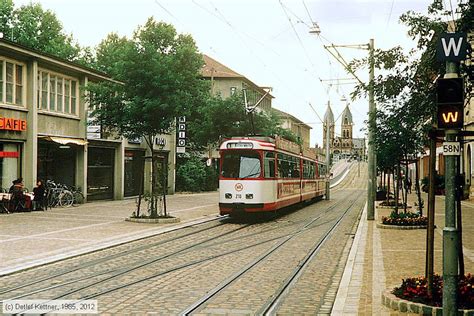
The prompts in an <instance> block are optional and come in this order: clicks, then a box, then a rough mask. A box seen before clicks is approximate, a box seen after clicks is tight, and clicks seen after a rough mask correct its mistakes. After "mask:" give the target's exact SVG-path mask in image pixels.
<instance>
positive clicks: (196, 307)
mask: <svg viewBox="0 0 474 316" xmlns="http://www.w3.org/2000/svg"><path fill="white" fill-rule="evenodd" d="M361 199H362V197H360V196H359V197H358V198H357V199H355V200H350V201H347V200H346V201H341V202H340V203H337V204H335V205H333V207H331V208H335V207H337V206H340V204H343V203H344V204H345V203H349V207H347V208H346V209H345V211H344V212H343V213H342V214H341V215H340V216H339V217H338V219H337V220H336V222H335V223H334V224H332V226H331V228H330V229H329V230H328V231H327V232H326V233H325V234H323V237H322V238H321V239H319V240H318V241H317V242H316V243H315V244H314V246H313V247H312V248H311V250H310V251H309V253H308V254H307V255H306V256H305V258H304V259H303V260H301V261H300V264H298V266H297V267H296V268H295V269H294V270H293V271H292V272H291V273H290V274H289V276H288V277H287V278H286V279H285V281H284V282H283V283H282V284H280V287H279V288H278V289H277V291H276V292H275V293H274V295H272V296H271V297H270V299H269V300H268V301H267V302H265V303H264V304H263V305H262V307H261V308H260V309H259V310H258V311H257V312H255V314H256V315H262V314H274V312H275V309H276V307H277V306H278V304H279V302H280V300H281V299H282V297H284V293H285V291H286V290H287V289H288V288H289V287H290V286H291V285H292V284H293V283H294V282H296V280H297V279H298V276H299V274H300V273H301V272H302V271H303V270H304V268H305V267H306V265H307V264H308V263H309V262H310V261H311V259H312V258H313V257H314V255H315V254H316V253H317V252H318V251H319V249H320V248H321V247H322V246H323V245H324V242H325V241H326V240H327V239H328V238H329V237H330V236H331V235H332V232H333V231H334V230H335V229H336V228H337V227H338V225H339V223H340V222H341V220H342V219H343V218H344V216H345V215H346V214H347V213H348V212H349V211H350V210H352V209H353V208H354V207H355V205H356V204H357V203H355V202H356V201H358V200H361ZM321 217H322V216H318V217H316V218H313V219H311V220H310V221H309V222H308V223H307V224H305V225H304V226H303V227H301V228H299V229H298V230H297V231H295V232H293V233H291V234H289V235H288V236H286V237H285V238H284V239H283V240H281V241H279V242H278V243H277V244H276V245H274V246H273V247H272V248H270V249H269V250H267V251H266V252H265V253H264V254H262V255H260V256H259V257H258V258H256V259H255V260H254V261H252V262H251V263H249V264H248V265H246V266H245V267H243V268H242V269H241V270H239V271H237V272H236V273H235V274H233V275H232V276H230V277H229V278H227V279H226V280H224V281H223V282H221V283H220V284H219V285H218V286H216V287H215V288H213V289H211V290H209V291H208V292H207V293H206V295H204V296H203V297H201V298H200V299H199V300H197V301H196V302H194V303H193V304H192V305H190V306H188V307H187V308H186V309H184V310H183V311H181V313H180V315H190V314H192V313H194V312H196V313H200V312H205V310H204V308H205V306H206V304H208V303H209V302H210V301H211V300H212V299H213V298H214V297H215V296H217V295H219V294H220V293H222V292H223V291H225V290H226V289H227V288H228V287H229V286H230V285H232V284H234V283H236V282H237V281H239V279H240V278H241V277H243V276H244V275H245V274H246V273H247V272H249V271H251V270H252V269H253V268H254V267H256V266H258V265H262V264H263V263H264V261H265V260H266V259H267V258H268V257H269V256H271V255H273V254H275V253H276V252H277V251H278V250H279V249H280V248H281V247H283V246H285V245H286V244H287V243H288V242H290V241H291V240H293V239H294V238H296V237H298V236H299V235H301V234H303V233H305V232H307V231H308V230H309V229H312V228H315V227H311V226H312V225H313V224H314V223H315V222H316V221H318V220H320V219H321ZM323 224H327V222H323V223H319V225H318V226H316V227H319V226H322V225H323Z"/></svg>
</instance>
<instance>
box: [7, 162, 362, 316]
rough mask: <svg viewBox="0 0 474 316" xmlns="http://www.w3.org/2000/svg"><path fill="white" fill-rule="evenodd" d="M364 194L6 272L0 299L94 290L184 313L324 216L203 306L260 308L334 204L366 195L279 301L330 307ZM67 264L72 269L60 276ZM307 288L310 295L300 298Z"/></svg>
mask: <svg viewBox="0 0 474 316" xmlns="http://www.w3.org/2000/svg"><path fill="white" fill-rule="evenodd" d="M354 170H355V171H353V172H351V174H350V177H348V181H351V183H353V184H356V182H357V181H356V180H357V179H356V177H355V175H354V174H355V172H357V169H354ZM363 195H364V194H363V193H362V191H357V190H347V189H345V190H344V189H339V190H338V191H335V192H334V194H333V195H332V200H331V201H320V202H317V203H315V204H312V205H310V206H308V207H305V208H303V209H300V210H297V211H292V210H289V211H286V212H282V213H281V214H280V215H279V216H278V217H276V218H273V219H264V220H259V219H256V220H250V221H249V220H224V221H221V222H220V223H214V222H213V223H207V224H202V225H199V227H198V225H196V227H189V228H186V229H183V230H180V231H174V232H169V233H166V234H162V235H157V236H154V237H150V238H146V239H141V240H138V241H135V242H133V243H126V244H122V245H120V246H117V247H112V248H109V249H106V250H101V251H97V252H94V253H91V254H86V255H82V256H79V257H75V258H72V259H68V260H64V261H60V262H57V263H55V264H50V265H46V266H42V267H38V268H35V269H31V270H28V271H25V272H22V273H17V274H13V275H9V276H5V277H2V278H1V279H0V282H1V283H2V288H1V289H0V299H7V298H12V297H19V296H22V295H25V296H24V297H23V298H25V299H26V298H28V299H34V298H42V299H45V298H47V299H52V298H60V297H61V298H71V299H79V298H87V297H90V298H94V299H98V302H99V311H100V312H101V313H104V314H144V313H158V314H163V315H169V314H178V313H179V312H181V311H182V310H184V309H185V308H186V307H188V306H189V305H191V304H192V303H194V302H195V301H196V300H197V299H199V298H200V297H202V296H203V295H204V294H205V293H206V292H207V291H209V290H210V289H213V288H214V287H216V286H217V285H219V284H220V283H221V282H222V281H223V280H225V279H227V278H228V277H229V276H232V275H234V274H235V273H237V272H238V271H239V270H240V269H242V267H243V266H246V265H247V264H249V263H251V262H252V261H253V260H254V259H255V258H257V257H259V256H260V255H262V254H264V253H266V252H267V251H268V249H270V248H272V247H273V246H274V245H275V244H277V243H278V242H279V241H280V240H281V239H282V238H284V237H285V236H288V235H289V234H291V233H292V232H294V231H297V230H299V229H301V227H303V225H305V224H306V223H307V222H308V219H309V218H315V217H318V216H320V218H319V219H318V220H317V221H315V222H314V223H313V225H312V226H311V227H310V228H309V229H307V230H306V231H305V233H304V234H303V233H302V234H300V235H298V236H297V237H295V238H294V239H293V240H291V243H288V244H287V245H285V247H282V248H281V249H279V251H278V252H276V253H275V254H272V255H271V256H269V257H268V258H267V260H266V261H265V262H264V263H263V264H260V265H258V266H256V267H255V269H252V270H251V271H249V273H246V274H245V275H244V276H243V278H241V279H239V280H238V281H237V282H235V283H233V284H231V285H230V286H229V287H228V289H227V291H225V292H223V293H224V294H223V295H222V296H216V297H215V300H213V301H211V302H210V304H209V305H208V306H206V307H205V308H204V309H202V310H201V311H200V313H204V314H226V313H231V314H254V313H256V311H258V308H259V306H260V305H261V304H262V301H266V300H267V299H268V297H269V296H271V295H272V294H273V293H274V292H275V289H276V288H277V287H279V285H280V284H281V282H282V281H283V280H284V279H285V278H287V276H288V274H289V273H290V272H291V271H292V270H293V268H294V267H295V266H296V265H298V263H299V262H300V260H301V259H302V258H303V257H304V256H305V255H306V254H307V252H308V248H309V247H310V246H311V245H313V244H314V243H315V242H316V241H317V240H318V239H320V238H321V237H322V236H323V235H324V231H325V228H327V227H329V226H331V221H334V219H335V218H337V217H338V214H340V211H341V209H342V207H341V209H340V208H339V207H338V208H336V209H334V210H332V211H331V212H329V211H328V210H330V209H331V207H333V206H334V205H338V203H345V204H346V205H351V204H354V201H356V200H359V202H358V203H359V204H358V205H356V206H357V207H353V208H352V211H351V212H349V213H348V216H347V217H346V218H344V220H343V221H342V222H341V224H340V225H339V226H338V229H337V230H336V231H335V232H334V233H333V235H332V236H331V238H330V239H329V240H328V245H327V246H326V247H324V248H323V249H322V250H321V251H320V252H319V253H318V254H317V256H316V257H315V258H314V259H313V262H312V263H313V265H310V267H309V268H308V269H307V270H305V272H304V273H303V275H302V277H301V278H300V279H299V280H298V282H297V283H296V285H295V287H294V289H293V292H292V291H290V292H289V293H288V296H287V301H286V300H285V301H283V304H282V313H283V314H294V313H295V312H297V313H300V312H301V313H311V314H314V313H315V312H317V311H318V310H320V309H321V310H326V311H327V307H328V306H330V305H331V304H332V301H333V299H334V293H335V284H337V283H338V282H339V280H338V279H339V278H340V275H341V271H340V270H341V265H342V263H343V262H344V261H345V259H344V256H347V253H348V249H349V245H350V243H351V242H350V241H351V238H352V234H353V232H354V225H355V222H356V221H357V217H358V216H359V214H360V210H361V204H360V203H361V202H360V201H362V200H364V198H362V197H361V196H363ZM222 223H223V225H221V224H222ZM204 228H207V229H206V230H203V229H204ZM198 230H199V232H197V231H198ZM201 230H202V231H201ZM191 233H193V234H191ZM176 238H179V239H176ZM172 239H173V240H172ZM106 259H107V260H106ZM131 267H135V268H136V269H130V268H131ZM74 269H76V270H74ZM126 269H130V271H126ZM69 270H74V271H71V272H70V273H68V274H66V275H58V276H54V275H56V274H58V273H59V272H61V271H69ZM338 271H339V272H338ZM52 276H54V278H52V279H48V280H45V281H43V282H42V283H41V284H39V285H28V286H27V287H25V288H21V289H16V290H13V291H10V292H4V290H5V289H12V288H14V287H16V286H18V285H20V284H27V283H28V282H30V281H31V280H34V279H41V278H47V277H52ZM315 285H316V286H315ZM45 286H46V287H48V288H47V289H45ZM2 290H3V291H2ZM40 290H41V291H40ZM300 295H301V297H304V301H303V299H301V300H299V299H298V297H299V296H300ZM318 301H319V303H318Z"/></svg>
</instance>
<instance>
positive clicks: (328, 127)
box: [326, 101, 331, 200]
mask: <svg viewBox="0 0 474 316" xmlns="http://www.w3.org/2000/svg"><path fill="white" fill-rule="evenodd" d="M330 106H331V104H330V101H328V109H329V107H330ZM330 131H331V122H330V120H329V116H328V117H327V119H326V178H327V181H326V200H329V199H330V198H331V194H330V183H329V181H330V177H331V156H330V155H331V151H330V144H329V142H330V141H331V139H330V135H329V134H330Z"/></svg>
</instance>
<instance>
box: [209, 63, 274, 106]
mask: <svg viewBox="0 0 474 316" xmlns="http://www.w3.org/2000/svg"><path fill="white" fill-rule="evenodd" d="M202 58H203V60H204V66H203V67H202V69H201V76H203V77H204V78H212V79H216V78H221V79H232V78H233V79H240V80H242V81H244V82H245V83H247V84H248V85H249V86H250V87H252V88H253V89H254V90H257V91H258V92H260V93H261V94H265V93H267V91H265V89H267V88H268V87H260V86H259V85H257V84H255V83H254V82H252V81H250V80H249V79H248V78H247V77H245V76H243V75H241V74H239V73H237V72H235V71H234V70H232V69H230V68H229V67H227V66H225V65H223V64H221V63H220V62H218V61H217V60H215V59H214V58H211V57H209V56H207V55H206V54H202ZM268 97H270V98H271V99H273V98H274V97H273V96H272V95H271V94H270V93H268Z"/></svg>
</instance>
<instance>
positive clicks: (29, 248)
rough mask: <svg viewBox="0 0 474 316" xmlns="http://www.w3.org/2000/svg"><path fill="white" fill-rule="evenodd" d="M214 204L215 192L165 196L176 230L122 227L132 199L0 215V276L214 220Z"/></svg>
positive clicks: (169, 227)
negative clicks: (177, 220)
mask: <svg viewBox="0 0 474 316" xmlns="http://www.w3.org/2000/svg"><path fill="white" fill-rule="evenodd" d="M218 199H219V197H218V193H217V192H212V193H200V194H175V195H169V196H167V209H168V212H169V213H170V215H172V216H176V217H179V218H180V220H181V222H180V223H177V224H147V223H131V222H126V221H125V218H126V217H129V216H130V214H131V213H132V212H133V211H135V210H136V205H135V200H134V199H129V200H121V201H105V202H93V203H86V204H83V205H80V206H78V207H70V208H61V207H58V208H53V209H51V210H49V209H48V210H47V211H45V212H40V211H37V212H22V213H12V214H0V276H1V275H5V274H8V273H11V272H14V271H18V270H22V269H25V268H29V267H33V266H37V265H41V264H45V263H49V262H53V261H56V260H60V259H64V258H67V257H70V256H74V255H79V254H82V253H86V252H90V251H93V250H97V249H102V248H106V247H110V246H112V245H116V244H120V243H123V242H126V241H130V240H135V239H139V238H143V237H146V236H150V235H155V234H158V233H161V232H164V231H168V230H172V229H175V228H177V227H181V226H183V225H190V224H192V223H195V222H200V221H205V220H209V219H211V218H215V217H216V216H218V213H219V208H218ZM143 208H144V207H142V209H143Z"/></svg>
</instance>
